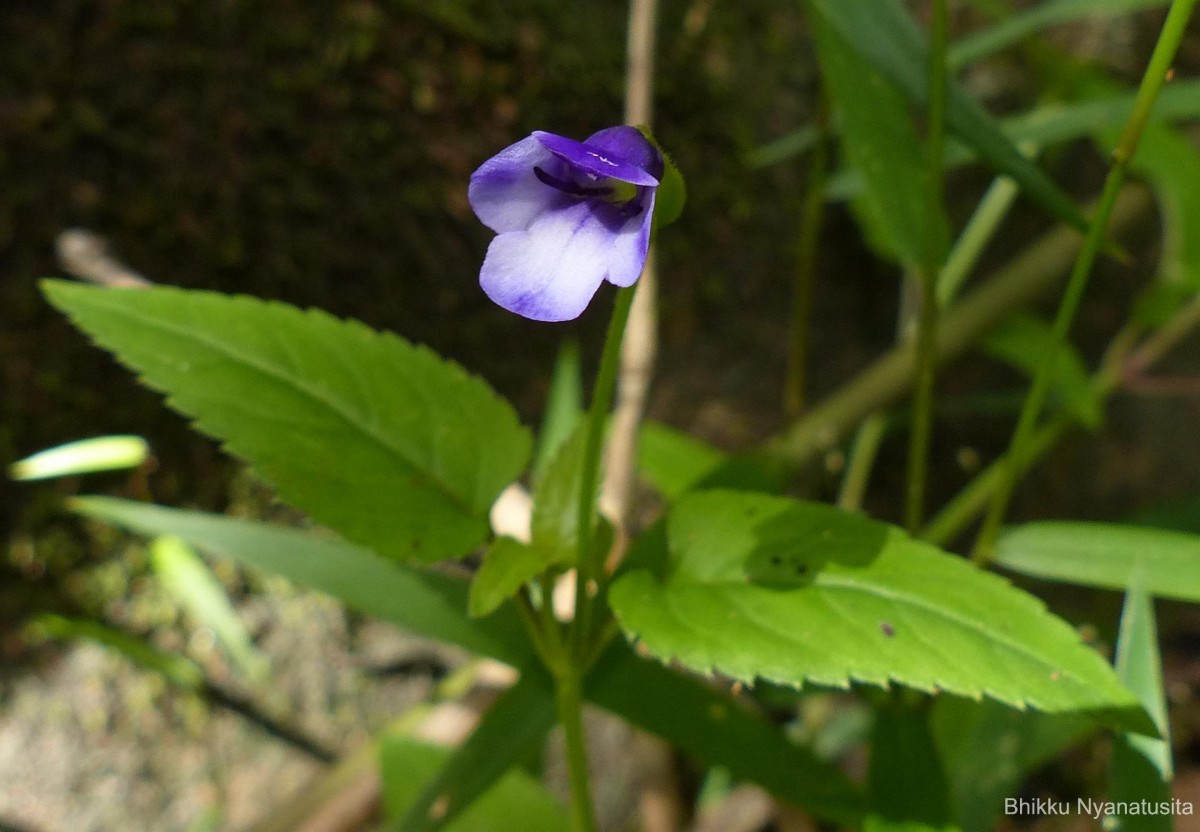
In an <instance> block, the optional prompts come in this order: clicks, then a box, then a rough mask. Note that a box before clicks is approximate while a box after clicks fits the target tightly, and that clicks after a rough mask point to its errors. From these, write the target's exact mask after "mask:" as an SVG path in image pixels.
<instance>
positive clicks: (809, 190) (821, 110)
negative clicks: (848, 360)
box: [783, 92, 829, 417]
mask: <svg viewBox="0 0 1200 832" xmlns="http://www.w3.org/2000/svg"><path fill="white" fill-rule="evenodd" d="M816 128H817V133H818V135H817V140H816V144H814V145H813V152H812V156H811V157H810V159H809V164H808V181H807V183H806V184H805V188H806V190H805V192H804V209H803V213H802V215H801V217H800V239H799V242H798V244H797V250H796V273H795V278H794V280H793V282H792V325H791V332H790V333H789V341H788V367H787V380H786V382H785V383H784V391H783V408H784V412H785V413H786V414H787V415H788V416H791V417H794V416H797V415H799V413H800V411H802V410H804V401H805V388H806V387H807V381H808V341H809V330H810V328H811V327H810V324H811V318H812V295H813V284H814V283H815V282H816V272H817V251H818V250H819V248H820V246H819V243H820V240H821V228H822V226H823V225H824V223H825V176H826V174H827V173H828V169H829V141H828V138H829V105H828V102H827V101H826V100H825V95H824V93H823V92H822V93H820V94H819V100H818V102H817V117H816Z"/></svg>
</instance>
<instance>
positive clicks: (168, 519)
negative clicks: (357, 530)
mask: <svg viewBox="0 0 1200 832" xmlns="http://www.w3.org/2000/svg"><path fill="white" fill-rule="evenodd" d="M71 504H72V508H74V509H75V510H77V511H79V512H81V513H83V514H85V515H87V516H89V517H93V518H95V519H98V520H103V521H105V522H109V523H113V524H115V525H118V526H122V527H124V528H127V529H129V530H131V531H136V532H140V533H142V534H147V535H152V536H153V535H160V534H174V535H178V536H179V537H180V538H182V539H184V540H186V541H188V542H189V543H190V544H192V545H193V546H196V547H197V548H199V549H204V550H208V551H211V552H213V553H220V554H222V555H224V556H226V557H229V558H232V559H233V560H235V561H237V562H239V563H241V564H243V565H246V566H252V567H255V568H259V569H264V570H267V571H270V572H274V573H276V574H279V575H282V576H283V577H285V578H287V579H288V580H291V581H293V582H295V583H297V584H299V585H301V586H305V587H308V588H310V589H314V590H317V591H320V592H325V593H328V594H330V595H332V596H334V597H335V598H338V599H339V600H341V601H343V602H344V603H345V604H346V605H347V606H349V607H351V608H353V609H356V610H358V611H360V612H365V613H367V614H369V615H376V616H378V617H380V618H382V619H384V620H386V621H391V622H392V623H394V624H397V625H398V626H401V627H404V628H406V629H408V630H411V631H413V632H416V633H422V634H424V635H427V636H429V637H431V638H436V639H440V640H442V641H446V642H449V643H451V644H457V645H459V646H461V647H463V648H465V649H467V650H472V651H475V652H478V653H482V654H484V655H488V656H492V657H493V658H496V659H499V660H501V661H503V662H507V663H508V664H511V665H513V666H514V667H518V668H532V667H536V659H535V658H534V656H533V654H532V650H531V649H530V647H529V645H528V643H527V641H526V638H525V632H524V630H523V628H522V626H521V622H520V620H519V619H518V618H517V617H516V615H515V614H513V613H511V611H509V610H499V611H497V612H496V613H495V614H494V615H492V616H489V617H488V618H487V619H485V620H482V621H478V622H476V621H471V620H469V619H468V618H467V617H466V615H465V614H464V610H465V609H466V606H467V592H466V586H465V584H464V583H463V582H461V581H456V580H454V579H451V578H449V577H446V576H444V575H440V574H436V573H427V572H419V571H417V570H414V569H412V568H410V567H406V566H403V565H401V564H397V563H395V562H392V561H385V560H383V559H382V558H379V557H378V556H376V555H374V554H372V553H370V552H369V551H366V550H364V549H362V548H361V547H358V546H355V545H353V544H350V543H346V542H345V541H342V540H337V539H333V538H328V537H318V536H316V535H314V534H313V533H311V532H303V531H299V530H297V529H288V528H282V527H278V526H269V525H266V524H263V523H253V522H250V521H246V520H235V519H232V518H228V517H220V516H215V515H208V514H202V513H199V512H187V511H180V510H178V509H168V508H162V507H159V506H152V505H147V504H145V503H137V502H131V501H126V500H114V499H112V498H107V497H86V498H78V499H76V500H72V503H71ZM547 684H549V683H547ZM585 692H586V694H587V695H588V697H589V698H590V699H591V700H592V701H594V702H595V703H596V704H598V705H600V706H601V707H603V708H607V709H608V710H610V711H612V712H614V713H616V714H617V715H618V716H622V717H624V718H626V719H628V720H630V721H631V722H633V723H634V724H636V725H639V726H640V727H642V728H644V729H645V730H647V731H650V732H652V733H656V734H659V735H660V736H662V737H663V738H664V739H666V740H668V741H669V742H672V743H674V744H675V745H678V746H679V747H680V748H682V749H684V750H685V751H687V752H689V753H691V754H694V755H696V756H697V757H700V758H701V759H704V760H707V761H709V762H711V763H714V764H725V765H727V766H728V767H729V768H730V770H731V771H733V772H734V773H735V774H736V775H737V776H738V777H741V778H744V779H746V780H750V781H752V782H755V783H759V784H761V785H762V786H764V787H765V788H767V789H769V790H770V791H772V792H773V793H774V794H776V795H778V796H779V797H781V798H783V799H785V800H790V801H792V802H794V803H797V804H799V805H802V806H804V807H806V808H807V809H809V811H811V812H812V813H813V814H815V815H817V816H819V817H823V818H829V819H832V820H839V821H847V822H848V821H850V820H852V819H853V818H855V817H857V816H858V813H859V812H860V810H861V800H860V799H859V797H858V795H857V793H856V791H855V790H854V789H853V787H852V786H851V785H850V784H849V781H847V780H846V779H845V776H844V775H842V774H841V772H840V771H838V770H837V769H836V768H834V767H832V766H829V765H827V764H825V763H822V762H821V761H819V760H817V759H816V758H815V757H814V756H812V755H811V753H809V752H807V751H806V750H805V749H803V748H799V747H797V746H795V745H793V744H791V743H790V742H788V741H787V739H786V737H784V735H783V734H782V733H781V732H780V731H779V730H778V728H777V727H776V726H774V725H772V724H770V723H769V722H767V721H766V720H765V719H764V718H763V717H761V716H759V715H756V714H752V713H750V712H749V711H746V710H745V709H743V708H741V707H740V706H738V705H737V704H736V703H734V702H732V701H731V700H730V699H729V698H728V697H727V696H725V695H723V694H721V693H719V692H718V691H714V690H712V689H711V688H709V687H707V686H706V685H704V684H702V683H700V682H698V681H696V680H694V679H689V678H686V677H683V676H680V675H678V674H676V673H673V672H671V671H669V670H666V669H665V668H663V667H660V666H659V665H657V664H655V663H651V662H648V661H646V660H644V659H640V658H638V657H637V656H635V655H633V653H631V652H630V651H629V649H628V648H626V647H625V646H624V645H619V644H617V645H613V646H612V647H611V648H610V651H609V654H608V655H607V656H606V657H605V658H604V659H602V661H601V662H600V663H599V664H598V666H597V668H596V672H594V673H593V674H592V676H591V677H589V679H588V681H587V685H586V690H585ZM546 718H547V719H549V720H550V722H551V723H553V721H554V713H553V704H551V705H549V706H548V716H547V717H546Z"/></svg>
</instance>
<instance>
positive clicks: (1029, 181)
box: [808, 0, 1087, 229]
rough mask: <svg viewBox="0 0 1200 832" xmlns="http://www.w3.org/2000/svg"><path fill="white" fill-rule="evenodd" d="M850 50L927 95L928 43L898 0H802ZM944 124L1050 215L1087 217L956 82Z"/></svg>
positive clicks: (923, 98) (1076, 220)
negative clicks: (806, 2)
mask: <svg viewBox="0 0 1200 832" xmlns="http://www.w3.org/2000/svg"><path fill="white" fill-rule="evenodd" d="M808 5H809V8H810V9H812V10H813V11H814V12H816V13H818V14H820V15H822V16H823V17H824V18H825V19H826V20H827V21H828V22H829V23H830V24H831V25H832V26H833V27H834V28H836V29H837V31H838V32H839V33H840V34H841V36H842V37H843V38H844V39H845V41H846V42H847V43H848V44H850V45H851V46H852V47H853V48H854V49H855V50H857V51H858V52H859V53H860V54H862V55H863V56H864V57H865V58H867V59H868V60H869V61H870V62H871V63H872V64H873V65H874V66H875V67H876V68H877V69H878V70H879V71H880V72H882V73H883V75H884V76H885V77H886V78H887V79H888V80H889V81H890V82H891V83H892V84H895V85H896V87H898V88H899V89H900V90H901V91H902V92H903V93H904V94H905V95H906V96H908V98H909V99H910V100H911V101H913V102H914V103H916V104H918V105H920V106H922V107H923V106H925V104H926V102H927V100H928V96H929V81H928V68H929V47H928V44H927V43H926V41H925V38H924V35H923V34H922V32H921V30H920V28H919V27H918V26H917V24H916V22H915V21H913V19H912V18H911V17H910V16H909V14H908V12H907V11H906V10H905V9H904V6H903V5H901V4H900V3H899V2H898V0H808ZM946 105H947V109H946V127H947V129H948V130H949V131H950V132H951V133H953V134H954V135H955V136H957V137H958V138H959V139H960V140H961V141H962V142H963V143H964V144H965V145H967V146H968V147H970V148H971V149H972V151H974V153H975V154H976V155H977V156H978V157H979V158H980V159H981V160H982V161H984V162H985V163H987V164H988V165H990V166H991V167H992V168H993V169H995V170H996V171H997V172H999V173H1006V174H1008V175H1009V176H1011V177H1012V178H1013V180H1014V181H1016V182H1017V184H1019V185H1020V186H1021V189H1022V190H1023V191H1024V192H1025V193H1026V194H1027V195H1028V196H1029V197H1030V198H1031V199H1033V200H1034V201H1036V202H1037V203H1038V204H1039V205H1041V206H1042V207H1043V208H1044V209H1046V210H1047V211H1049V212H1050V213H1051V214H1053V215H1054V216H1056V217H1058V218H1059V219H1061V220H1063V221H1064V222H1067V223H1070V224H1071V225H1073V226H1075V227H1076V228H1079V229H1085V228H1086V227H1087V220H1086V218H1085V217H1084V216H1083V214H1082V213H1081V212H1080V210H1079V209H1078V207H1076V205H1075V204H1074V202H1072V201H1071V199H1070V197H1068V196H1067V195H1066V194H1065V193H1064V192H1063V191H1062V189H1061V188H1059V187H1058V186H1057V185H1055V184H1054V182H1053V181H1052V180H1051V179H1050V178H1049V177H1048V176H1046V174H1045V173H1043V172H1042V171H1041V170H1040V169H1039V168H1038V167H1037V166H1036V165H1034V164H1033V163H1032V162H1030V161H1029V160H1028V159H1026V158H1025V157H1024V155H1022V154H1021V152H1020V151H1019V150H1018V149H1017V146H1016V145H1015V144H1014V143H1013V142H1012V141H1011V140H1010V139H1009V138H1008V137H1007V136H1005V135H1004V133H1003V131H1001V129H1000V128H999V126H998V125H997V124H996V122H995V120H994V119H992V118H991V117H990V116H989V115H988V114H987V113H986V112H985V111H984V110H983V109H982V108H981V107H980V106H979V105H978V104H976V103H975V101H974V100H973V99H972V98H971V96H970V95H969V94H968V93H967V92H966V90H964V89H963V88H962V86H961V85H959V84H957V83H954V82H951V83H950V85H949V88H948V91H947V102H946Z"/></svg>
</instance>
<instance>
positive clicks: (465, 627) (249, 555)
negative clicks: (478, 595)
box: [70, 497, 532, 666]
mask: <svg viewBox="0 0 1200 832" xmlns="http://www.w3.org/2000/svg"><path fill="white" fill-rule="evenodd" d="M70 505H71V508H72V509H73V510H75V511H78V512H80V513H81V514H85V515H87V516H88V517H93V518H95V519H97V520H103V521H105V522H108V523H112V524H114V525H117V526H121V527H123V528H126V529H129V530H131V531H135V532H139V533H141V534H145V535H150V536H157V535H163V534H169V535H175V536H177V537H179V538H181V539H183V540H186V541H187V542H188V543H190V544H191V545H192V546H195V547H196V548H198V549H202V550H204V551H207V552H210V553H212V554H214V555H220V556H224V557H228V558H231V559H233V560H234V561H237V562H238V563H240V564H243V565H245V566H252V567H255V568H257V569H263V570H266V571H268V572H273V573H275V574H277V575H282V576H283V577H284V578H287V579H288V580H289V581H292V582H293V583H296V584H299V585H300V586H304V587H308V588H309V589H314V590H317V591H318V592H324V593H327V594H329V595H332V596H333V597H334V598H337V599H338V600H340V601H342V602H343V603H344V604H346V606H348V607H351V608H353V609H356V610H358V611H359V612H364V613H367V614H368V615H375V616H378V617H380V618H382V619H384V620H385V621H391V622H392V623H394V624H397V625H399V626H401V627H404V628H406V629H408V630H411V631H413V632H415V633H422V634H424V635H427V636H429V637H431V638H436V639H440V640H441V641H447V642H450V643H451V644H457V645H459V646H461V647H464V648H466V649H468V650H472V651H474V652H477V653H482V654H484V655H488V656H492V657H494V658H497V659H500V660H501V661H504V662H507V663H509V664H511V665H514V666H521V665H522V664H523V663H524V662H525V661H527V660H530V659H531V656H532V651H531V650H530V648H529V646H528V644H527V643H526V640H525V634H524V631H523V629H522V627H521V622H520V621H519V620H518V619H517V617H516V615H515V614H513V613H511V611H505V610H501V611H499V612H498V613H497V614H496V615H494V616H492V617H490V618H488V619H487V620H486V621H482V622H478V623H476V622H473V621H471V620H469V619H468V618H467V616H466V609H467V586H466V583H465V582H464V581H458V580H454V579H453V578H449V577H447V576H445V575H440V574H437V573H433V572H422V571H418V570H416V569H413V568H411V567H406V566H403V565H401V564H398V563H395V562H393V561H387V560H384V559H383V558H380V557H379V556H377V555H375V554H373V553H372V552H370V551H368V550H366V549H363V548H362V547H359V546H355V545H354V544H352V543H347V542H346V541H344V540H339V539H337V538H335V537H329V536H327V535H325V536H321V535H318V534H315V533H313V532H304V531H300V530H299V529H289V528H284V527H282V526H270V525H267V524H265V523H255V522H252V521H249V520H236V519H233V518H230V517H221V516H218V515H212V514H203V513H200V512H191V511H180V510H178V509H171V508H162V507H160V506H152V505H147V504H146V503H137V502H131V501H126V500H114V499H111V498H108V497H83V498H78V499H74V500H72V501H71V503H70Z"/></svg>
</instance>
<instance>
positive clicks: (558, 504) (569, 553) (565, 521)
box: [530, 423, 587, 566]
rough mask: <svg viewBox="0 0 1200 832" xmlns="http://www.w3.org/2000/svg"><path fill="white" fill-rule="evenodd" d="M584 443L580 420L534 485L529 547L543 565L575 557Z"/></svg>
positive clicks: (585, 442)
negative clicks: (543, 559)
mask: <svg viewBox="0 0 1200 832" xmlns="http://www.w3.org/2000/svg"><path fill="white" fill-rule="evenodd" d="M586 446H587V425H586V424H584V423H580V424H579V426H578V427H577V428H576V430H575V433H574V434H572V436H571V437H570V438H569V439H568V440H567V441H566V442H564V443H563V444H562V445H561V446H560V447H559V449H558V453H557V454H555V456H554V459H553V461H552V462H551V463H550V464H549V465H548V466H546V471H545V473H544V474H543V476H542V477H541V479H539V480H538V482H537V484H536V485H535V486H534V490H533V517H532V519H531V521H530V533H531V536H532V544H533V548H535V549H537V550H538V551H540V552H541V553H542V554H543V555H544V558H545V561H546V565H547V566H549V565H551V564H553V563H573V562H574V561H575V550H576V548H577V546H578V544H579V537H578V535H579V489H580V485H581V483H582V480H583V455H584V451H585V449H586Z"/></svg>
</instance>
